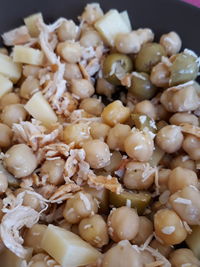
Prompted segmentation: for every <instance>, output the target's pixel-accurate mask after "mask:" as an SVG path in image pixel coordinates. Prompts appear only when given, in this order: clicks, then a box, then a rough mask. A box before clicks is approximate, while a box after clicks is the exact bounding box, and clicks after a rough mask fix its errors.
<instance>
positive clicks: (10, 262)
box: [0, 248, 33, 267]
mask: <svg viewBox="0 0 200 267" xmlns="http://www.w3.org/2000/svg"><path fill="white" fill-rule="evenodd" d="M32 251H33V250H32V249H31V248H29V249H28V254H27V258H26V260H30V259H31V257H32ZM23 261H24V259H21V258H19V257H17V256H16V255H15V254H14V253H12V252H11V251H10V250H9V249H7V248H6V249H5V250H4V252H3V253H2V254H1V255H0V266H2V267H22V266H24V265H23Z"/></svg>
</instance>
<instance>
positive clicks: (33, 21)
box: [24, 13, 43, 37]
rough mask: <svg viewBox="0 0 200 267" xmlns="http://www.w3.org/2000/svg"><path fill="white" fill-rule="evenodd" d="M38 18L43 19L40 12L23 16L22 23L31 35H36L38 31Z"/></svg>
mask: <svg viewBox="0 0 200 267" xmlns="http://www.w3.org/2000/svg"><path fill="white" fill-rule="evenodd" d="M39 19H41V20H43V17H42V13H36V14H32V15H30V16H28V17H26V18H24V23H25V24H26V27H27V28H28V31H29V34H30V35H31V37H37V36H38V35H39V33H40V31H39V29H38V27H37V21H38V20H39Z"/></svg>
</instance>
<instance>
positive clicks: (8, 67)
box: [0, 54, 22, 83]
mask: <svg viewBox="0 0 200 267" xmlns="http://www.w3.org/2000/svg"><path fill="white" fill-rule="evenodd" d="M21 72H22V68H21V64H19V63H15V62H13V60H12V58H11V57H9V56H7V55H4V54H0V74H3V75H4V76H6V77H8V78H9V79H10V80H11V81H12V82H14V83H16V82H17V81H18V80H19V78H20V77H21Z"/></svg>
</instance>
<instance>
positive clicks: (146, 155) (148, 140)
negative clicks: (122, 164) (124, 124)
mask: <svg viewBox="0 0 200 267" xmlns="http://www.w3.org/2000/svg"><path fill="white" fill-rule="evenodd" d="M124 148H125V152H126V153H127V154H128V156H129V157H131V158H132V159H134V160H136V161H148V160H149V159H150V158H151V156H152V154H153V149H154V143H153V140H152V137H151V136H150V135H149V134H148V133H146V132H141V131H139V130H137V129H132V131H131V133H130V134H129V135H128V136H127V138H126V139H125V141H124Z"/></svg>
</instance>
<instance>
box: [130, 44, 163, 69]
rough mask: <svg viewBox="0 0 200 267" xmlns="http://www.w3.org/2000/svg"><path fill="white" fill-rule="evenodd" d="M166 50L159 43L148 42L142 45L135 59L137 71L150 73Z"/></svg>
mask: <svg viewBox="0 0 200 267" xmlns="http://www.w3.org/2000/svg"><path fill="white" fill-rule="evenodd" d="M165 55H166V52H165V49H164V47H163V46H162V45H160V44H157V43H146V44H144V45H143V46H142V48H141V49H140V51H139V53H138V54H137V56H136V59H135V67H136V70H137V71H140V72H147V73H150V71H151V69H152V67H153V66H155V65H156V64H157V63H159V62H160V61H161V57H162V56H165Z"/></svg>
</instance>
